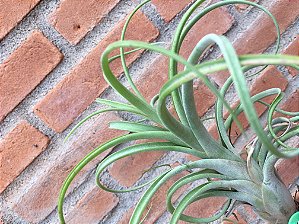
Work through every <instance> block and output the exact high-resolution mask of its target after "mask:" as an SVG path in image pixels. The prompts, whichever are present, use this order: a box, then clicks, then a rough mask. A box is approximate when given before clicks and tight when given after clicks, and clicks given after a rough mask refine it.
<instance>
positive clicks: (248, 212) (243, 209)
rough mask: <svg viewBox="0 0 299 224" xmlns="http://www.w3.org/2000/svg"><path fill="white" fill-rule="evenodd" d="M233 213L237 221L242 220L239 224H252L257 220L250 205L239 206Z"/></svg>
mask: <svg viewBox="0 0 299 224" xmlns="http://www.w3.org/2000/svg"><path fill="white" fill-rule="evenodd" d="M235 213H236V215H237V217H238V219H240V220H242V222H241V223H253V222H256V221H257V220H258V219H259V218H258V215H257V214H256V213H255V212H254V211H253V209H252V206H251V205H241V206H239V207H238V208H237V210H236V211H235Z"/></svg>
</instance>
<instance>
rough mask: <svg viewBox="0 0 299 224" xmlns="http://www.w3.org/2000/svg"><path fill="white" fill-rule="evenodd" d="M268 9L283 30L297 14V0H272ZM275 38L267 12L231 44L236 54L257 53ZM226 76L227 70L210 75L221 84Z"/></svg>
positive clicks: (298, 7) (298, 0) (298, 8)
mask: <svg viewBox="0 0 299 224" xmlns="http://www.w3.org/2000/svg"><path fill="white" fill-rule="evenodd" d="M269 10H270V12H271V13H272V14H273V15H274V17H275V18H276V19H277V21H278V23H279V27H280V30H281V32H284V31H285V30H286V28H287V27H288V26H289V25H290V24H291V23H292V22H293V21H294V20H295V19H296V18H297V16H298V14H299V0H294V1H285V0H277V1H273V2H271V6H270V7H269ZM285 12H288V16H286V15H285ZM265 30H266V31H267V32H265ZM276 38H277V35H276V30H275V26H274V24H273V22H272V20H271V19H270V17H269V16H268V15H267V14H265V13H262V14H261V15H260V16H258V17H257V18H256V19H255V20H254V21H253V22H252V23H251V25H250V26H249V27H248V28H247V30H246V31H244V32H242V34H241V35H240V37H239V38H238V39H237V40H236V41H235V42H234V43H233V45H234V47H235V49H236V51H237V53H238V54H258V53H261V52H263V51H264V50H265V49H266V48H267V47H268V46H269V45H271V44H272V43H273V42H274V41H275V40H276ZM228 76H229V75H228V72H219V73H217V74H214V75H213V76H212V77H213V79H214V80H215V82H216V83H217V84H218V85H220V86H222V85H223V83H224V82H225V80H226V79H227V77H228Z"/></svg>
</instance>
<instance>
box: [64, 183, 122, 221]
mask: <svg viewBox="0 0 299 224" xmlns="http://www.w3.org/2000/svg"><path fill="white" fill-rule="evenodd" d="M118 201H119V200H118V198H117V197H116V196H115V194H112V193H110V192H107V191H104V190H100V189H99V188H98V187H97V186H96V187H94V188H93V189H91V191H89V192H88V193H87V194H85V195H84V196H83V197H82V198H81V199H80V200H79V201H78V202H77V203H76V205H75V208H74V209H72V210H71V211H70V212H69V213H68V214H67V215H66V217H65V221H66V223H70V224H71V223H73V224H76V223H82V222H84V223H88V224H93V223H94V224H98V223H99V221H100V220H102V219H103V218H104V217H105V216H106V215H107V214H108V213H109V212H110V211H111V210H112V209H113V208H114V207H115V206H116V205H117V204H118ZM82 217H84V221H83V220H82Z"/></svg>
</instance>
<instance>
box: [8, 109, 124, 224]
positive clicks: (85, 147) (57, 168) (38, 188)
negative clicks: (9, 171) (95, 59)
mask: <svg viewBox="0 0 299 224" xmlns="http://www.w3.org/2000/svg"><path fill="white" fill-rule="evenodd" d="M111 120H118V117H117V116H115V115H114V114H103V115H100V116H99V117H98V118H97V119H96V120H95V121H94V123H93V124H92V126H91V127H89V128H88V129H87V130H86V131H84V132H83V133H80V134H79V136H78V137H77V138H76V141H75V142H73V143H72V144H71V145H69V146H68V148H67V151H66V152H65V154H63V155H62V156H60V158H59V159H57V160H55V161H53V164H51V166H49V167H48V170H47V171H46V174H47V175H44V176H41V177H40V178H38V180H37V181H36V183H35V184H34V185H33V186H31V188H29V189H28V192H26V194H24V195H22V197H21V199H20V201H19V202H18V203H17V204H15V205H13V209H14V210H15V212H16V213H18V215H19V216H20V217H22V218H23V219H25V220H26V221H28V222H33V223H37V222H39V221H41V220H43V219H44V218H45V217H46V216H47V215H49V214H50V212H52V211H53V209H54V208H55V207H56V205H57V198H58V194H59V191H60V188H61V186H62V183H63V181H64V180H65V178H66V177H67V175H68V174H69V172H70V171H71V170H72V169H73V167H74V166H75V165H77V163H78V162H79V161H80V160H81V159H83V157H84V156H86V155H87V154H88V153H89V152H90V151H91V150H93V149H94V148H95V147H97V146H99V145H100V144H102V143H104V142H106V141H107V140H109V139H111V138H114V137H116V136H118V135H121V134H123V133H124V132H122V131H117V130H110V129H109V131H107V129H108V122H109V121H111ZM110 151H111V150H107V151H106V152H105V153H102V154H101V155H100V156H99V157H98V158H97V159H95V161H93V162H91V163H90V164H89V165H87V166H86V167H85V168H83V169H82V171H81V172H80V173H79V174H78V176H77V177H76V179H75V180H74V182H73V184H72V185H71V188H70V190H69V191H68V193H69V192H70V191H72V189H73V188H74V187H75V186H78V184H80V183H81V182H82V181H83V180H84V178H85V176H86V173H88V171H90V170H91V169H92V168H93V167H94V166H95V165H96V164H97V163H98V162H99V161H101V160H102V159H103V158H104V157H105V156H106V155H107V154H108V153H109V152H110ZM41 199H42V200H41Z"/></svg>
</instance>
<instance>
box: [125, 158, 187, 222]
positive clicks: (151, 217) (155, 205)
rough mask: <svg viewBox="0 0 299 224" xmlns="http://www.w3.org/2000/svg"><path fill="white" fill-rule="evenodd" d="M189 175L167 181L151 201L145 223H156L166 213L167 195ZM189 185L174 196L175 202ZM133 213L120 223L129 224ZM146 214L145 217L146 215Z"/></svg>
mask: <svg viewBox="0 0 299 224" xmlns="http://www.w3.org/2000/svg"><path fill="white" fill-rule="evenodd" d="M177 165H178V163H175V164H172V166H173V167H175V166H177ZM186 174H188V172H182V173H180V174H178V175H176V176H174V177H173V178H171V179H170V180H169V181H167V182H166V183H165V184H164V185H163V186H161V188H160V189H159V190H158V191H157V192H156V193H155V195H154V196H153V198H152V199H151V201H150V203H149V206H148V208H147V209H149V212H148V213H147V211H148V210H146V212H145V214H147V216H146V218H145V220H144V223H146V224H150V223H155V222H156V220H157V219H158V218H159V217H160V216H161V215H162V214H163V213H164V212H165V211H166V195H167V191H168V189H169V188H170V187H171V186H172V185H173V184H174V183H175V181H177V180H178V179H179V178H181V177H183V176H184V175H186ZM186 188H187V185H186V186H183V187H182V188H180V189H179V190H178V191H177V192H176V193H175V194H174V195H173V200H174V202H175V201H176V200H177V199H178V198H179V196H180V195H181V194H182V193H183V192H184V191H185V190H186ZM132 213H133V208H132V209H129V210H128V212H127V213H126V214H125V215H124V216H123V217H122V218H121V220H120V221H119V223H120V224H127V223H129V220H130V218H131V215H132ZM145 214H144V215H145Z"/></svg>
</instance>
